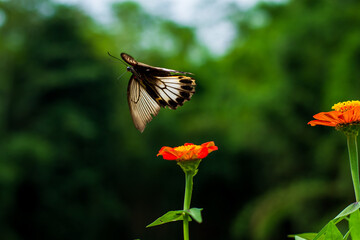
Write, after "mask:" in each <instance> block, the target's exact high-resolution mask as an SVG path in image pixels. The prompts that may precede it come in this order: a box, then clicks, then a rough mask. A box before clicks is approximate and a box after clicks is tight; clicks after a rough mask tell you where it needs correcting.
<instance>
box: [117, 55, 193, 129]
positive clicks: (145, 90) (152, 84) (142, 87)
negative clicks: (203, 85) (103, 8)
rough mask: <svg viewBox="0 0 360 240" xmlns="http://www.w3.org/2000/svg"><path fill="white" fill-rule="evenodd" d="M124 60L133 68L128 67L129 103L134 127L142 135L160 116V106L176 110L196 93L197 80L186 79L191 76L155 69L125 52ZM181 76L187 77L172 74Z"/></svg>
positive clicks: (174, 71)
mask: <svg viewBox="0 0 360 240" xmlns="http://www.w3.org/2000/svg"><path fill="white" fill-rule="evenodd" d="M121 57H122V59H123V60H124V61H125V62H126V63H128V64H129V65H131V67H128V70H129V71H131V72H132V74H133V75H132V76H131V78H130V81H129V85H128V91H127V93H128V103H129V108H130V113H131V116H132V119H133V122H134V125H135V127H136V128H137V129H138V130H139V131H140V132H143V131H144V129H145V126H146V124H147V123H148V122H150V121H151V120H152V118H153V116H156V115H157V114H158V113H159V111H160V107H169V108H171V109H176V108H177V107H178V106H182V105H183V103H184V102H186V101H188V100H190V98H191V97H192V95H193V94H194V92H195V85H196V84H195V80H194V79H193V78H191V77H188V76H184V75H185V74H191V73H187V72H180V71H177V70H172V69H167V68H159V67H153V66H150V65H147V64H144V63H141V62H137V61H136V60H135V59H134V58H133V57H131V56H130V55H128V54H126V53H122V54H121ZM179 73H180V74H184V75H173V74H179Z"/></svg>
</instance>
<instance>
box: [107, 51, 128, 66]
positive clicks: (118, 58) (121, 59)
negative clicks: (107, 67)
mask: <svg viewBox="0 0 360 240" xmlns="http://www.w3.org/2000/svg"><path fill="white" fill-rule="evenodd" d="M107 53H108V55H109V56H110V57H112V58H115V59H116V60H119V61H120V62H122V63H123V64H124V65H125V66H128V65H127V64H126V63H124V61H123V60H122V59H120V58H118V57H115V56H113V55H111V54H110V53H109V52H107Z"/></svg>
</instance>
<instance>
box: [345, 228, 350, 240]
mask: <svg viewBox="0 0 360 240" xmlns="http://www.w3.org/2000/svg"><path fill="white" fill-rule="evenodd" d="M350 232H351V231H350V230H349V231H347V233H346V234H345V236H344V240H346V239H348V237H349V235H350Z"/></svg>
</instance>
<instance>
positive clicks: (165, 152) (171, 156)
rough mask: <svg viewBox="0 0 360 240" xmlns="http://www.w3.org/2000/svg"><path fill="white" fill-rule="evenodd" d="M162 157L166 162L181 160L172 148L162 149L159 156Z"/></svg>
mask: <svg viewBox="0 0 360 240" xmlns="http://www.w3.org/2000/svg"><path fill="white" fill-rule="evenodd" d="M159 155H162V156H163V158H164V159H165V160H176V159H178V158H179V156H178V155H177V153H176V151H175V150H174V149H173V148H171V147H162V148H161V149H160V151H159V153H158V154H157V156H159Z"/></svg>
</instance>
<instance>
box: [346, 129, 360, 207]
mask: <svg viewBox="0 0 360 240" xmlns="http://www.w3.org/2000/svg"><path fill="white" fill-rule="evenodd" d="M356 138H357V134H349V135H347V145H348V150H349V160H350V170H351V177H352V181H353V185H354V191H355V198H356V202H359V200H360V183H359V181H360V179H359V158H358V147H357V141H356Z"/></svg>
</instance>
